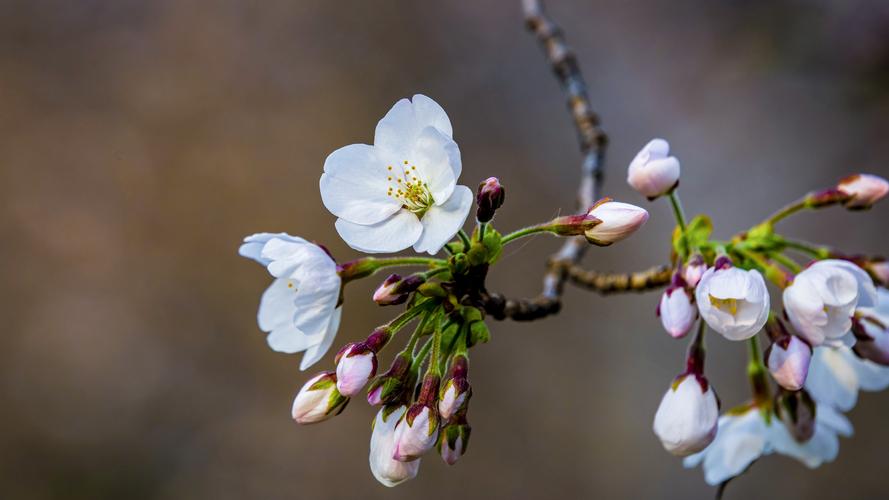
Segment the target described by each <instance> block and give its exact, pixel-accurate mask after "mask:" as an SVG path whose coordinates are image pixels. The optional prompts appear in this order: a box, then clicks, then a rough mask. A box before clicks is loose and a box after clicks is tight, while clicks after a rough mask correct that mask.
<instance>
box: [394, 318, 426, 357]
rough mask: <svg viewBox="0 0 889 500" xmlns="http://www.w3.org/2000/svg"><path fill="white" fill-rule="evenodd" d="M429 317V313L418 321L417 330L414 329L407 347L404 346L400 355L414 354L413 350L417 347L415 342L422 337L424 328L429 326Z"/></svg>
mask: <svg viewBox="0 0 889 500" xmlns="http://www.w3.org/2000/svg"><path fill="white" fill-rule="evenodd" d="M431 316H432V313H431V312H427V313H426V314H425V315H423V317H422V318H421V319H420V322H419V323H418V324H417V328H416V329H414V333H412V334H411V338H410V339H408V341H407V345H406V346H404V349H403V350H402V351H401V352H402V353H409V354H413V353H414V349H415V348H416V347H417V342H419V341H420V337H422V336H423V335H424V332H425V331H426V326H427V325H428V324H429V318H430V317H431Z"/></svg>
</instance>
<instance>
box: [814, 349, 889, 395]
mask: <svg viewBox="0 0 889 500" xmlns="http://www.w3.org/2000/svg"><path fill="white" fill-rule="evenodd" d="M805 387H806V390H807V391H809V394H810V395H811V396H812V399H814V400H815V401H816V402H817V403H818V404H819V408H820V407H821V406H830V407H832V408H836V409H837V410H840V411H844V412H845V411H849V410H851V409H852V408H853V407H854V406H855V403H856V401H857V400H858V391H859V390H861V391H882V390H883V389H886V388H887V387H889V367H886V366H881V365H878V364H876V363H874V362H872V361H868V360H866V359H861V358H859V357H858V356H856V355H855V353H854V352H852V349H851V348H849V347H847V346H844V345H837V346H827V345H825V346H821V347H816V348H815V351H814V354H813V355H812V362H811V363H810V364H809V375H808V377H806V386H805Z"/></svg>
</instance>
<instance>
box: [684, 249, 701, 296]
mask: <svg viewBox="0 0 889 500" xmlns="http://www.w3.org/2000/svg"><path fill="white" fill-rule="evenodd" d="M705 271H707V263H706V262H704V257H703V256H701V255H700V254H696V255H694V256H692V258H691V259H689V260H688V263H686V264H685V267H683V268H682V278H683V279H684V280H685V283H686V285H688V287H689V288H694V287H696V286H698V282H699V281H701V276H703V275H704V272H705Z"/></svg>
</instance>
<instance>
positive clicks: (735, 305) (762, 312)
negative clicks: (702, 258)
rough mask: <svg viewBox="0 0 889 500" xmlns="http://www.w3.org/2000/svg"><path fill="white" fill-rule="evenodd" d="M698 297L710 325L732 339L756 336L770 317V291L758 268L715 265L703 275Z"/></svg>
mask: <svg viewBox="0 0 889 500" xmlns="http://www.w3.org/2000/svg"><path fill="white" fill-rule="evenodd" d="M695 300H696V302H697V304H698V311H699V312H700V313H701V317H702V318H703V319H704V321H706V322H707V325H709V326H710V328H712V329H713V330H715V331H717V332H719V333H720V334H722V336H723V337H725V338H727V339H729V340H745V339H748V338H750V337H752V336H754V335H756V333H757V332H758V331H759V330H760V329H762V327H763V325H764V324H765V322H766V320H767V319H768V317H769V290H768V289H767V288H766V283H765V280H763V278H762V275H761V274H760V273H759V271H756V270H749V271H747V270H744V269H739V268H737V267H732V266H730V265H728V266H726V265H722V266H716V267H712V268H710V269H708V270H707V271H706V272H705V273H704V275H703V276H701V281H700V283H698V286H697V288H696V289H695Z"/></svg>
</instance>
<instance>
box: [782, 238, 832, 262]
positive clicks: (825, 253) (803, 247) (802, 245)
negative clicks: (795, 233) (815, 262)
mask: <svg viewBox="0 0 889 500" xmlns="http://www.w3.org/2000/svg"><path fill="white" fill-rule="evenodd" d="M781 243H783V244H784V246H786V247H787V248H792V249H794V250H797V251H799V252H802V253H804V254H806V255H809V256H811V257H814V258H816V259H826V258H827V257H829V256H830V249H829V248H827V247H819V246H817V245H814V244H812V243H808V242H805V241H799V240H788V239H782V240H781Z"/></svg>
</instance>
